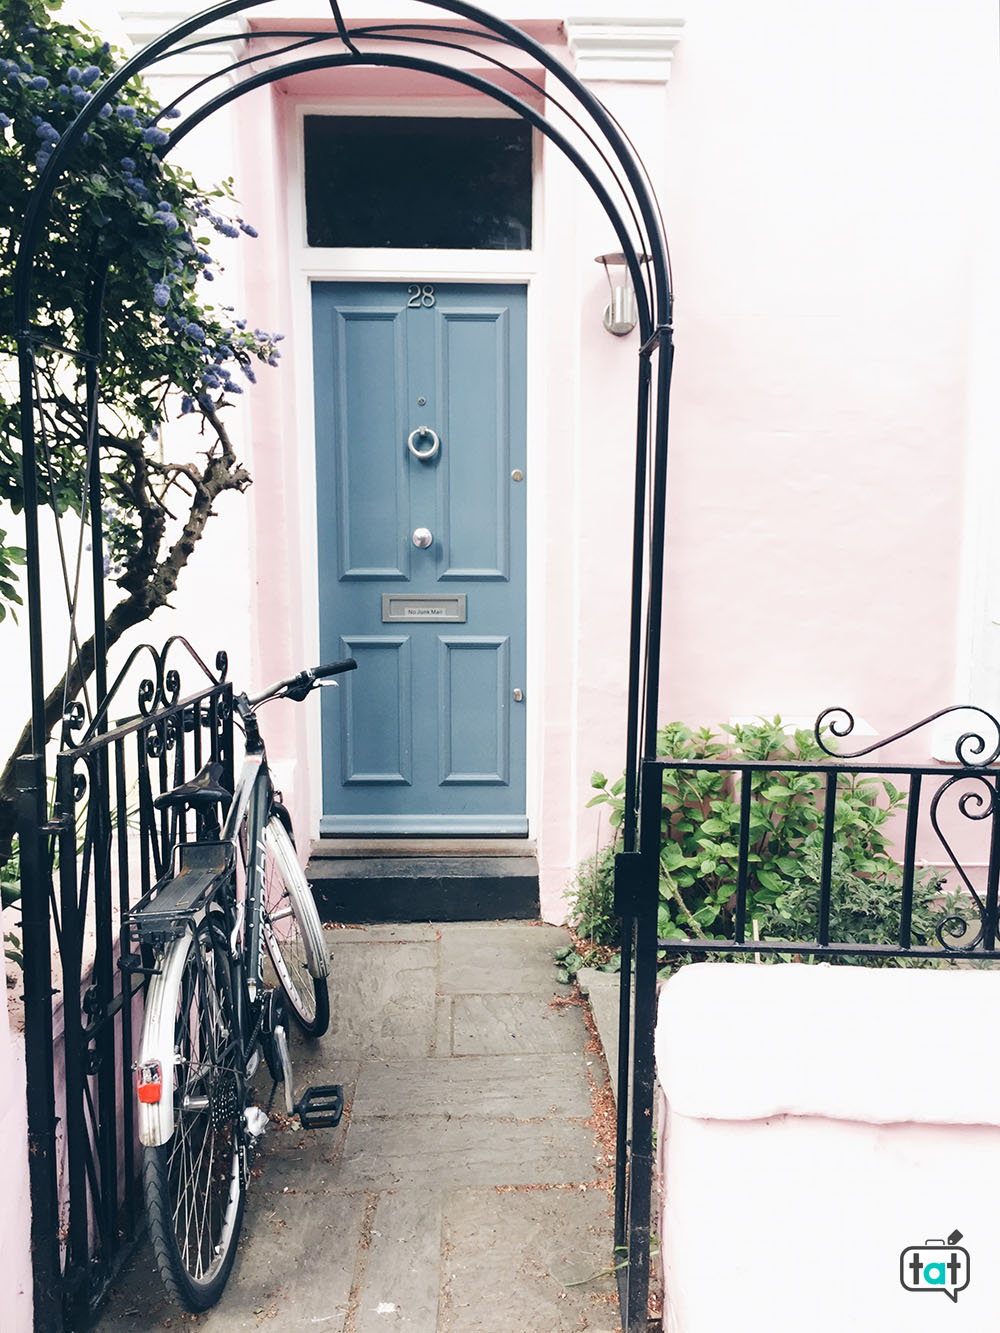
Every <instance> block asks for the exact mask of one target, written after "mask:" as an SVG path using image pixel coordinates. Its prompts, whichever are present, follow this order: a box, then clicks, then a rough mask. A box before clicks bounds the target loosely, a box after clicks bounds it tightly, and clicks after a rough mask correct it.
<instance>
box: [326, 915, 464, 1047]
mask: <svg viewBox="0 0 1000 1333" xmlns="http://www.w3.org/2000/svg"><path fill="white" fill-rule="evenodd" d="M344 933H345V934H351V933H353V932H349V931H345V932H344ZM437 947H438V946H437V944H429V943H418V942H414V943H400V944H397V945H392V946H390V945H385V944H377V943H376V944H368V945H367V947H366V946H364V945H362V944H353V945H351V946H350V947H348V948H341V949H337V950H334V954H335V957H334V961H333V964H332V972H331V978H330V980H331V987H330V989H331V993H332V995H333V997H334V998H333V1001H332V1004H331V1009H332V1013H331V1018H330V1030H329V1032H328V1033H327V1035H326V1037H325V1038H324V1050H327V1051H330V1052H333V1053H335V1055H336V1056H337V1057H338V1058H341V1059H353V1058H357V1057H372V1056H374V1057H377V1058H379V1059H392V1058H393V1057H396V1056H398V1057H405V1056H411V1055H429V1054H430V1053H431V1049H432V1046H433V1042H434V1031H435V1028H434V997H435V992H436V987H437V977H436V971H435V967H436V964H437Z"/></svg>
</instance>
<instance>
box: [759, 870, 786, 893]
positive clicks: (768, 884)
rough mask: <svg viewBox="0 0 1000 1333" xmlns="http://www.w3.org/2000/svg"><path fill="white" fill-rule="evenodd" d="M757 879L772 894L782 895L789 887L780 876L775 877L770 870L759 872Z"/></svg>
mask: <svg viewBox="0 0 1000 1333" xmlns="http://www.w3.org/2000/svg"><path fill="white" fill-rule="evenodd" d="M757 879H758V880H759V881H760V883H761V884H762V885H763V886H764V888H765V889H767V890H768V891H769V892H770V893H781V892H782V890H783V889H785V888H787V887H788V886H787V885H786V883H785V881H784V880H783V879H782V878H781V876H780V875H775V874H774V873H773V872H772V871H770V870H758V871H757Z"/></svg>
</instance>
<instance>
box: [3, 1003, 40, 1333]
mask: <svg viewBox="0 0 1000 1333" xmlns="http://www.w3.org/2000/svg"><path fill="white" fill-rule="evenodd" d="M0 1143H2V1144H3V1152H2V1154H0V1201H2V1206H0V1333H28V1331H29V1330H30V1328H31V1310H32V1299H31V1202H30V1195H29V1192H28V1131H27V1119H26V1114H25V1105H24V1039H23V1038H22V1037H17V1038H14V1037H12V1036H11V1033H10V1031H9V1028H8V1023H7V1010H6V1006H4V1012H3V1017H2V1018H0Z"/></svg>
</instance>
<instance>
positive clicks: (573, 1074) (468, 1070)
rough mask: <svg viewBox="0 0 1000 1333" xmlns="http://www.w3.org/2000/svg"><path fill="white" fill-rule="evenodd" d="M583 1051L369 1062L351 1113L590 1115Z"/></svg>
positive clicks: (520, 1116) (516, 1117)
mask: <svg viewBox="0 0 1000 1333" xmlns="http://www.w3.org/2000/svg"><path fill="white" fill-rule="evenodd" d="M590 1112H591V1106H590V1093H589V1089H588V1084H587V1078H586V1070H585V1063H584V1057H583V1056H582V1055H511V1056H502V1055H493V1056H475V1055H469V1056H465V1057H464V1058H463V1059H460V1060H449V1061H447V1062H442V1061H441V1060H440V1059H436V1058H431V1059H428V1060H393V1061H386V1062H371V1063H369V1064H368V1065H366V1066H365V1068H364V1071H363V1072H362V1074H361V1077H360V1079H359V1080H358V1085H357V1091H356V1093H355V1096H354V1103H353V1108H352V1112H351V1114H352V1117H353V1118H354V1119H355V1120H358V1119H361V1118H362V1117H366V1116H392V1115H451V1116H476V1117H478V1118H480V1119H482V1118H484V1117H492V1116H497V1117H502V1118H507V1119H513V1120H532V1119H536V1118H540V1117H544V1116H575V1117H578V1118H580V1119H586V1118H587V1116H589V1115H590Z"/></svg>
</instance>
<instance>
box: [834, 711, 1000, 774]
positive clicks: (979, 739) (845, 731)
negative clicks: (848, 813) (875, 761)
mask: <svg viewBox="0 0 1000 1333" xmlns="http://www.w3.org/2000/svg"><path fill="white" fill-rule="evenodd" d="M949 713H978V714H979V716H980V717H982V718H985V720H986V722H987V723H988V726H989V728H990V730H989V732H988V733H987V734H988V735H995V736H996V742H995V744H994V746H993V749H992V750H990V751H989V753H988V754H986V750H987V748H988V742H987V739H986V737H985V736H983V735H980V733H979V732H976V731H966V732H963V733H962V735H961V736H959V738H958V740H957V741H956V742H955V759H956V761H957V762H958V763H960V764H962V765H964V766H965V767H966V768H988V767H989V765H990V764H992V763H994V762H995V760H996V759H997V758H998V757H1000V721H998V720H997V719H996V718H995V717H994V716H993V714H992V713H988V712H987V711H986V709H985V708H979V707H977V706H976V705H975V704H949V706H948V707H947V708H939V709H938V711H937V712H936V713H931V714H929V716H927V717H925V718H921V720H920V721H919V722H914V723H913V724H912V726H909V727H904V728H903V730H902V731H897V732H894V733H893V735H891V736H884V737H883V738H882V739H881V740H878V741H874V742H873V743H872V744H871V745H866V746H865V747H864V749H862V750H850V751H846V752H845V751H842V750H831V749H830V747H829V746H828V745H827V744H826V743H825V742H824V740H823V730H824V728H825V729H827V730H828V731H829V732H830V734H831V735H832V736H836V737H837V738H838V740H839V739H841V738H842V737H844V736H849V735H850V734H851V732H852V731H853V730H854V715H853V713H850V712H849V711H848V710H847V709H846V708H824V709H823V711H822V713H820V715H819V717H818V718H817V719H816V723H815V725H814V727H813V735H814V736H815V738H816V744H817V745H818V746H819V747H820V749H821V750H822V751H823V753H824V754H828V755H830V756H831V757H832V758H834V759H860V758H861V757H862V755H866V754H874V753H875V751H876V750H882V749H884V748H885V747H886V746H887V745H892V744H893V742H894V741H898V740H902V738H903V737H904V736H912V735H913V734H914V732H917V731H920V730H921V729H922V728H923V727H927V726H930V724H931V723H932V722H936V721H937V720H938V718H939V717H946V716H947V715H948V714H949ZM984 754H985V758H981V757H980V758H977V757H976V756H982V755H984Z"/></svg>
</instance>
